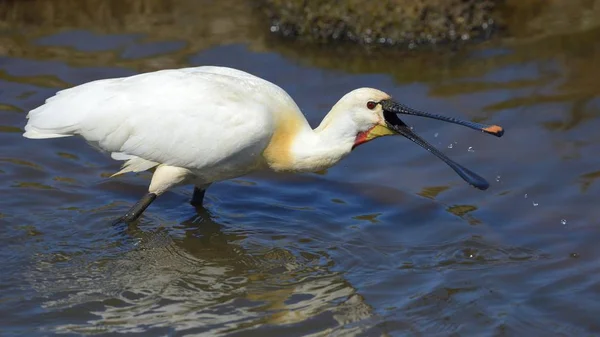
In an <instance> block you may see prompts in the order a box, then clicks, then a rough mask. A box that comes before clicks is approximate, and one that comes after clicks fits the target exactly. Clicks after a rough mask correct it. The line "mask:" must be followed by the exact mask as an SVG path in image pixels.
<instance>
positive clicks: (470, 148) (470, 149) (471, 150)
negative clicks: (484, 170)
mask: <svg viewBox="0 0 600 337" xmlns="http://www.w3.org/2000/svg"><path fill="white" fill-rule="evenodd" d="M467 151H469V152H475V150H474V149H473V147H472V146H469V149H467Z"/></svg>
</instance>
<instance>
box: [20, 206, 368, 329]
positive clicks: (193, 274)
mask: <svg viewBox="0 0 600 337" xmlns="http://www.w3.org/2000/svg"><path fill="white" fill-rule="evenodd" d="M142 228H143V229H142ZM147 228H148V226H147V225H145V224H140V226H138V223H137V222H135V223H131V224H128V225H126V227H125V228H123V227H113V229H112V230H113V234H114V230H115V229H116V230H117V231H118V232H119V235H120V236H121V237H122V240H118V241H119V242H120V245H118V246H116V247H113V248H110V249H105V248H104V247H102V250H103V252H102V253H101V254H99V256H96V254H94V253H97V252H94V253H92V254H89V255H81V256H78V257H74V258H73V259H71V260H70V261H69V263H66V264H60V265H58V264H47V263H43V262H42V261H38V262H39V263H38V265H37V267H36V268H35V270H34V271H32V272H31V274H30V275H29V276H28V277H29V278H30V281H31V283H32V284H33V285H34V287H36V289H37V291H38V292H40V293H42V294H43V295H45V296H46V297H47V298H48V299H49V300H48V301H46V303H45V305H44V306H45V308H46V309H47V310H50V311H61V310H72V309H76V310H79V311H81V312H80V315H79V316H80V317H82V318H83V320H81V321H80V322H78V323H76V324H73V321H72V320H71V321H70V322H69V324H65V325H62V326H59V327H57V329H58V331H64V332H77V333H84V332H85V333H89V332H99V331H103V332H140V331H142V330H143V331H145V332H146V333H151V332H152V331H154V330H157V331H159V330H160V329H164V328H165V327H169V329H174V330H176V331H181V330H186V331H188V332H195V333H200V332H202V331H211V333H217V332H233V331H240V330H245V329H257V328H259V329H260V327H266V326H269V329H270V331H274V330H273V328H274V327H279V328H281V329H283V330H285V329H287V328H290V327H289V326H290V325H293V324H294V323H298V322H303V321H306V320H309V319H310V320H311V322H313V325H312V326H313V328H314V327H321V328H322V329H335V328H341V327H343V326H344V325H346V324H348V323H352V322H356V321H360V320H363V319H366V318H368V317H370V316H371V315H372V312H371V307H370V306H369V305H368V304H366V303H365V302H364V300H363V298H362V297H361V296H360V295H359V294H357V292H356V290H355V289H354V288H353V287H352V286H351V285H350V284H349V283H348V282H347V281H346V280H345V279H344V278H343V275H341V274H340V273H338V272H334V271H331V267H332V266H333V261H332V260H331V259H330V258H329V256H328V254H327V252H324V251H321V252H318V251H311V252H308V251H301V250H302V249H307V248H308V247H299V246H297V245H294V244H293V243H291V244H285V246H283V245H279V244H278V243H277V242H275V241H274V240H273V237H274V236H273V233H272V232H271V233H266V231H265V230H262V229H260V230H253V229H243V228H240V227H237V228H236V227H235V226H233V225H227V226H225V225H223V224H221V223H219V222H217V221H215V219H214V218H213V217H212V216H211V214H210V212H209V211H207V210H206V209H204V208H201V207H200V208H197V209H196V214H195V215H194V216H193V217H191V218H189V219H188V220H186V221H183V222H181V223H180V224H179V225H175V226H167V227H158V228H154V229H151V230H147ZM274 242H275V243H274ZM41 259H43V257H40V260H41ZM65 292H68V293H69V294H68V295H66V296H65V295H64V293H65ZM58 293H62V294H63V295H61V296H56V295H57V294H58ZM54 298H60V299H59V300H53V299H54ZM142 327H143V328H142ZM290 329H291V328H290ZM280 332H283V331H280Z"/></svg>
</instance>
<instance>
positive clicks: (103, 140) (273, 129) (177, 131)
mask: <svg viewBox="0 0 600 337" xmlns="http://www.w3.org/2000/svg"><path fill="white" fill-rule="evenodd" d="M401 114H404V115H414V116H422V117H428V118H433V119H438V120H442V121H446V122H450V123H455V124H460V125H463V126H466V127H469V128H472V129H476V130H480V131H483V132H485V133H489V134H492V135H495V136H498V137H500V136H502V134H503V133H504V131H503V129H502V128H501V127H500V126H497V125H484V124H479V123H474V122H469V121H462V120H458V119H455V118H452V117H446V116H441V115H435V114H431V113H426V112H422V111H417V110H414V109H411V108H409V107H407V106H404V105H402V104H399V103H397V102H394V101H393V100H392V99H391V97H390V96H389V95H388V94H386V93H384V92H382V91H379V90H376V89H371V88H360V89H356V90H353V91H351V92H349V93H347V94H346V95H344V96H343V97H342V98H341V99H340V100H339V101H338V102H337V103H336V104H335V105H334V106H333V108H332V109H331V111H330V112H329V113H328V114H327V116H325V118H324V119H323V121H322V122H321V124H320V125H319V126H318V127H317V128H316V129H312V128H311V127H310V125H309V124H308V122H307V121H306V118H305V117H304V115H303V114H302V112H301V111H300V109H299V108H298V106H297V105H296V103H295V102H294V100H292V98H291V97H290V96H289V95H288V94H287V93H286V92H285V91H284V90H283V89H281V88H280V87H278V86H277V85H275V84H273V83H271V82H269V81H266V80H264V79H261V78H259V77H256V76H254V75H251V74H248V73H246V72H243V71H240V70H236V69H232V68H226V67H216V66H202V67H192V68H183V69H168V70H160V71H155V72H149V73H144V74H139V75H135V76H130V77H123V78H112V79H103V80H97V81H93V82H89V83H85V84H82V85H79V86H76V87H73V88H69V89H65V90H62V91H59V92H58V93H57V94H56V95H55V96H53V97H51V98H49V99H48V100H46V102H45V104H43V105H42V106H40V107H38V108H36V109H34V110H31V111H30V112H29V114H28V115H27V118H28V122H27V125H26V126H25V133H24V134H23V136H24V137H27V138H32V139H43V138H58V137H67V136H74V135H79V136H82V137H83V138H85V139H86V140H87V141H88V142H90V143H92V144H94V145H95V146H96V147H99V148H100V149H102V150H105V151H107V152H110V154H111V157H112V158H113V159H115V160H121V161H125V163H124V165H123V167H122V169H121V170H120V171H119V172H117V173H115V174H114V175H119V174H123V173H126V172H140V171H145V170H149V169H152V168H154V174H153V176H152V180H151V182H150V187H149V188H148V193H147V194H146V195H145V196H144V197H143V198H142V199H141V200H140V201H138V202H137V203H136V204H135V205H134V206H133V207H132V208H131V209H130V210H129V211H128V212H127V213H126V214H125V215H124V216H123V217H121V218H119V221H124V222H131V221H134V220H136V219H137V218H138V217H139V216H140V215H141V214H142V212H143V211H144V210H145V209H146V208H147V207H148V206H149V205H150V203H152V201H154V199H156V197H157V196H159V195H161V194H163V193H165V191H167V190H168V189H170V188H173V187H176V186H180V185H187V184H193V185H194V186H195V187H194V194H193V197H192V204H193V205H198V206H199V205H201V204H202V199H203V198H204V192H205V190H206V188H207V187H208V186H209V185H210V184H211V183H213V182H216V181H221V180H226V179H231V178H235V177H239V176H242V175H245V174H248V173H250V172H253V171H255V170H259V169H265V168H266V169H271V170H273V171H277V172H283V171H286V172H315V171H320V170H323V169H326V168H328V167H331V166H333V165H335V164H336V163H337V162H338V161H340V159H342V158H344V157H345V156H346V155H348V154H349V153H350V152H351V151H352V149H354V148H355V147H356V146H358V145H360V144H363V143H365V142H368V141H370V140H372V139H374V138H377V137H381V136H387V135H402V136H404V137H406V138H408V139H409V140H411V141H413V142H414V143H416V144H418V145H420V146H422V147H423V148H425V149H427V150H428V151H430V152H431V153H433V154H434V155H436V156H437V157H439V158H440V159H441V160H443V161H444V162H445V163H446V164H448V165H449V166H450V167H451V168H452V169H453V170H454V171H456V173H457V174H458V175H459V176H460V177H461V178H463V179H464V180H465V181H466V182H468V183H469V184H471V185H473V186H475V187H476V188H479V189H482V190H485V189H487V188H488V186H489V184H488V183H487V181H486V180H485V179H483V178H481V177H480V176H478V175H477V174H475V173H473V172H472V171H470V170H468V169H466V168H464V167H463V166H461V165H459V164H457V163H456V162H454V161H452V160H451V159H450V158H448V157H446V156H445V155H444V154H442V153H441V152H439V151H438V150H437V149H436V148H434V147H433V146H431V145H430V144H429V143H427V142H426V141H425V140H423V139H422V138H420V137H419V136H418V135H416V134H415V133H414V132H413V131H412V130H411V128H410V127H409V126H407V125H406V124H405V123H404V122H403V121H402V120H400V118H399V117H398V115H401Z"/></svg>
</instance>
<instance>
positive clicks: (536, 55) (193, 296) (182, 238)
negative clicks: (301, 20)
mask: <svg viewBox="0 0 600 337" xmlns="http://www.w3.org/2000/svg"><path fill="white" fill-rule="evenodd" d="M184 3H187V2H184ZM211 6H217V5H214V4H213V5H211ZM211 6H208V5H207V7H206V8H205V9H203V10H206V11H210V13H212V14H214V15H210V19H207V20H205V21H202V22H196V21H193V20H192V19H193V18H192V19H190V18H189V17H187V16H185V13H188V9H187V8H183V9H177V8H175V9H173V8H169V9H168V10H172V11H179V12H178V13H179V14H181V16H178V20H176V21H169V17H168V16H167V18H164V17H163V16H160V18H161V20H163V21H160V22H159V23H158V25H162V26H159V28H160V29H152V26H151V25H150V26H148V27H146V26H144V25H143V24H137V23H136V21H135V17H134V18H133V19H131V17H129V16H128V17H127V18H128V20H130V21H127V20H116V19H115V20H114V21H118V22H117V23H114V22H113V20H112V19H111V17H110V16H108V17H107V18H106V20H107V22H101V23H99V22H87V21H86V20H81V22H79V21H77V22H71V21H65V23H56V22H53V23H44V24H39V25H35V24H31V23H28V22H25V23H23V24H19V25H17V24H11V25H7V26H6V27H5V28H4V29H3V31H2V35H1V36H0V40H1V41H0V42H2V43H1V45H2V46H1V47H0V55H1V56H0V193H1V195H2V201H0V261H2V273H0V329H1V331H2V335H7V336H10V335H27V336H38V335H39V336H42V335H53V334H61V333H70V334H80V333H96V334H106V335H110V334H112V333H129V334H131V335H144V336H164V335H186V334H188V335H206V336H208V335H228V336H241V335H244V336H245V335H257V336H258V335H260V336H306V335H317V336H324V335H333V336H335V335H343V336H346V335H360V336H379V335H394V336H403V335H407V336H414V335H424V336H435V335H439V336H447V335H498V336H503V335H510V336H541V335H543V336H552V335H561V336H573V335H578V336H583V335H594V334H598V333H600V321H599V320H598V318H597V312H599V310H600V277H598V274H599V272H600V259H598V256H599V255H600V246H599V245H598V242H599V241H600V230H599V227H598V220H597V219H598V218H600V210H599V209H598V207H597V205H596V203H597V199H598V197H599V196H600V184H599V183H598V182H597V181H596V179H597V178H598V177H600V162H599V161H598V160H597V157H596V154H597V153H598V151H599V150H600V134H598V132H597V129H598V125H599V124H598V123H600V119H599V115H600V67H598V63H597V60H598V58H599V57H600V44H599V43H598V41H600V39H599V37H600V31H598V30H594V29H590V30H585V31H579V32H572V33H569V34H564V35H560V36H547V37H540V38H536V39H528V40H522V39H521V40H495V41H491V42H488V43H485V44H483V45H481V46H478V47H470V48H467V49H461V50H459V51H453V52H443V51H442V50H433V51H427V52H412V53H400V52H383V53H378V52H372V51H371V52H367V51H364V50H363V51H357V50H352V51H348V50H347V49H346V50H337V49H336V50H332V49H327V48H308V47H306V46H298V45H294V44H293V43H288V42H281V41H277V40H271V39H270V38H269V37H267V36H265V35H263V34H261V33H257V32H256V31H255V30H252V29H253V28H252V27H254V25H255V23H253V22H251V21H250V20H249V21H247V22H244V21H239V20H238V21H235V22H233V21H232V19H231V17H228V16H227V15H231V16H233V15H234V14H235V11H236V10H237V11H243V9H240V8H233V7H232V9H231V11H230V12H228V13H226V14H227V15H225V14H223V11H219V7H218V6H217V7H215V8H213V7H211ZM166 10H167V9H165V11H166ZM160 13H161V12H160V11H159V14H160ZM189 13H190V14H189V15H188V16H192V14H193V13H194V12H189ZM150 14H152V15H154V14H155V13H154V12H152V13H150ZM150 14H148V15H149V17H151V18H154V16H152V15H150ZM103 17H105V16H103ZM157 20H158V19H157ZM125 21H127V22H129V23H127V22H126V23H123V22H125ZM198 21H199V20H198ZM61 22H62V21H61ZM131 22H133V23H131ZM205 64H212V65H227V66H232V67H236V68H239V69H243V70H246V71H249V72H251V73H254V74H256V75H259V76H261V77H264V78H266V79H268V80H271V81H273V82H275V83H277V84H278V85H280V86H282V87H283V88H284V89H285V90H287V91H288V92H289V93H290V94H291V95H292V97H294V99H295V100H296V101H297V102H298V105H299V106H300V107H301V108H302V110H303V111H304V112H305V114H306V116H307V118H308V119H309V121H310V122H311V124H313V125H316V124H317V123H318V122H319V121H320V119H321V118H322V117H323V116H324V114H325V113H326V112H327V111H328V109H329V108H330V107H331V106H332V105H333V104H334V103H335V102H336V101H337V99H339V97H341V96H342V95H343V94H344V93H346V92H347V91H349V90H351V89H354V88H356V87H360V86H373V87H377V88H380V89H382V90H384V91H386V92H388V93H390V94H392V95H393V96H394V97H395V98H396V99H397V100H399V101H401V102H404V103H406V104H408V105H410V106H413V107H416V108H419V109H423V110H428V111H432V112H439V113H443V114H448V115H453V116H458V117H462V118H466V119H472V120H477V121H482V122H487V123H494V124H499V125H502V126H504V127H505V128H506V130H507V132H506V134H505V136H504V137H503V138H499V139H498V138H495V137H490V136H485V135H482V134H480V133H478V132H474V131H471V130H469V129H465V128H461V127H458V126H456V125H451V124H444V123H440V122H436V121H432V120H423V119H417V118H406V119H405V121H406V122H408V123H409V124H412V125H414V126H415V131H416V132H418V133H420V134H421V135H422V136H423V137H425V138H426V139H428V140H429V141H430V142H432V143H433V144H435V145H436V146H437V147H438V148H440V149H442V150H443V152H445V153H446V154H448V155H449V156H450V157H452V158H453V159H455V160H457V161H458V162H460V163H462V164H464V165H465V166H467V167H469V168H470V169H472V170H474V171H476V172H478V173H479V174H481V175H482V176H484V177H486V178H487V179H488V180H489V181H490V184H491V187H490V189H489V190H487V191H484V192H482V191H478V190H475V189H473V188H471V187H469V186H468V185H466V184H465V183H464V182H463V181H462V180H460V178H459V177H458V176H456V175H455V174H454V172H453V171H452V170H450V169H449V168H448V167H447V166H445V165H444V164H443V163H442V162H441V161H439V160H438V159H437V158H435V157H434V156H432V155H431V154H429V153H427V152H426V151H424V150H422V149H421V148H419V147H418V146H416V145H414V144H412V143H410V142H409V141H407V140H405V139H402V138H400V137H398V138H384V139H380V140H376V141H374V142H371V143H368V144H366V145H362V146H360V147H359V148H357V149H356V150H355V151H354V153H353V154H352V155H350V156H349V157H348V158H346V159H345V160H344V161H343V162H341V163H340V164H339V165H338V166H336V167H334V168H332V169H330V170H328V171H327V172H326V173H324V174H305V175H274V174H269V173H261V174H256V175H251V176H247V177H242V178H239V179H236V180H232V181H227V182H222V183H218V184H214V185H213V186H212V187H211V188H210V189H209V191H208V193H207V199H206V205H205V209H194V208H193V207H191V206H190V205H189V204H188V200H189V198H190V196H191V189H190V188H180V189H176V190H174V191H171V192H169V193H167V194H165V195H164V196H161V197H160V198H159V199H158V200H157V201H156V202H155V203H154V204H152V205H151V207H150V208H149V209H148V210H147V211H146V212H145V215H144V216H143V217H142V218H141V220H140V221H139V223H136V224H134V225H130V226H121V227H114V226H111V225H110V223H111V221H112V220H113V219H115V218H116V217H117V216H119V215H121V214H122V213H123V212H124V211H125V210H127V209H128V207H130V206H131V205H132V204H133V203H134V202H135V201H136V200H137V199H138V198H139V197H140V196H141V195H143V193H144V192H145V191H146V188H147V184H148V182H149V174H138V175H133V174H130V175H126V176H122V177H119V178H114V179H109V178H108V176H109V175H110V174H112V173H114V172H115V171H117V170H118V169H119V163H118V162H115V161H112V160H111V159H110V158H109V157H108V156H106V155H105V154H102V153H99V152H97V151H96V150H94V149H93V148H91V147H89V146H88V145H86V144H85V142H84V141H82V140H81V139H77V138H64V139H54V140H46V141H34V140H27V139H24V138H22V136H21V133H22V128H23V126H24V124H25V115H26V113H27V111H28V110H30V109H32V108H35V107H36V106H39V105H40V104H42V103H43V102H44V100H45V99H46V98H48V97H49V96H51V95H52V94H54V93H55V92H56V91H57V90H59V89H61V88H64V87H69V86H72V85H77V84H81V83H84V82H87V81H91V80H94V79H99V78H106V77H115V76H127V75H131V74H135V73H138V72H140V71H147V70H154V69H160V68H165V67H176V66H188V65H193V66H195V65H205ZM73 109H74V110H76V109H77V107H73ZM469 148H471V150H469Z"/></svg>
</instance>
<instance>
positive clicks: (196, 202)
mask: <svg viewBox="0 0 600 337" xmlns="http://www.w3.org/2000/svg"><path fill="white" fill-rule="evenodd" d="M205 193H206V190H202V189H199V188H198V187H196V186H194V194H193V195H192V200H190V204H192V206H194V207H202V201H204V194H205Z"/></svg>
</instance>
